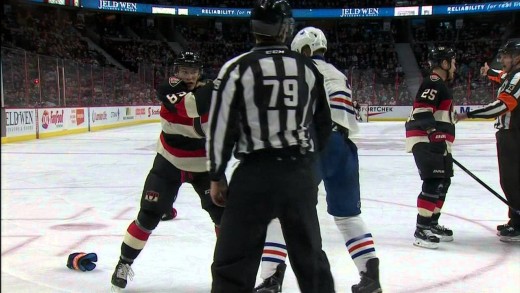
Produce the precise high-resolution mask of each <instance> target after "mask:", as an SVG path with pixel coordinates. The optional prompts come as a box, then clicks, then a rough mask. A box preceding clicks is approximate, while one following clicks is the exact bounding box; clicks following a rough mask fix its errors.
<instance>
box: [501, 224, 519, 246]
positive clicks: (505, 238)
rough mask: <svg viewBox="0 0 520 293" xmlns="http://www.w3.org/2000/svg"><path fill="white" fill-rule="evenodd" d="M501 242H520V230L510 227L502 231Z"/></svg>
mask: <svg viewBox="0 0 520 293" xmlns="http://www.w3.org/2000/svg"><path fill="white" fill-rule="evenodd" d="M500 241H502V242H520V229H519V228H516V227H513V226H508V227H507V228H505V229H503V230H501V231H500Z"/></svg>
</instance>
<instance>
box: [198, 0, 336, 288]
mask: <svg viewBox="0 0 520 293" xmlns="http://www.w3.org/2000/svg"><path fill="white" fill-rule="evenodd" d="M293 26H294V20H293V18H292V12H291V7H290V5H289V4H288V3H287V2H286V1H285V0H263V1H259V3H257V4H256V5H255V7H254V8H253V9H252V11H251V29H252V32H253V34H254V36H255V39H256V45H255V46H254V47H253V49H252V50H251V51H249V52H247V53H244V54H242V55H239V56H238V57H235V58H233V59H231V60H229V61H228V62H227V63H226V64H224V66H223V67H222V69H221V70H220V73H219V75H218V78H217V80H216V82H215V87H214V90H213V98H212V105H211V110H210V116H209V134H208V136H207V152H208V158H209V168H210V169H209V170H210V178H211V180H212V181H211V191H210V193H211V197H212V199H213V201H214V203H215V204H217V205H220V206H224V205H225V206H226V208H225V209H224V214H223V216H222V221H221V230H220V234H219V237H218V239H217V244H216V248H215V255H214V260H213V264H212V266H211V270H212V275H213V284H212V290H211V292H213V293H217V292H225V293H228V292H234V293H242V292H244V293H246V292H247V293H250V292H252V291H253V288H254V285H255V281H256V275H257V271H258V266H259V264H260V259H261V256H262V251H263V247H264V241H265V236H266V230H267V225H268V224H269V222H270V221H271V220H272V219H274V218H276V217H278V218H279V219H280V223H281V226H282V230H283V234H284V237H285V239H286V242H287V250H288V253H289V259H290V261H291V265H292V268H293V270H294V273H295V275H296V278H297V279H298V284H299V287H300V290H301V291H302V292H315V293H328V292H334V282H333V280H332V275H331V272H330V265H329V262H328V260H327V256H326V255H325V253H324V252H323V250H322V243H321V235H320V228H319V224H318V216H317V212H316V204H317V192H318V189H317V175H316V173H315V164H314V163H313V157H314V155H313V154H314V153H315V152H317V151H319V150H321V149H322V148H323V146H324V145H325V144H326V142H327V139H328V137H329V135H330V133H331V125H332V121H331V117H330V109H329V106H328V102H327V96H326V93H325V89H324V82H323V76H322V75H321V74H320V73H319V71H318V69H317V68H316V67H315V65H314V64H313V62H312V60H311V59H309V58H306V57H304V56H303V55H300V54H298V53H296V52H292V51H291V50H290V49H289V48H288V47H287V46H286V45H285V44H284V42H285V40H286V39H287V38H291V37H292V31H293ZM233 149H234V150H235V153H236V155H237V156H238V157H240V158H241V164H240V165H239V166H238V167H237V168H236V170H235V171H234V173H233V177H232V179H231V182H230V184H229V191H227V186H226V184H225V183H224V182H222V181H221V179H222V178H223V174H224V172H225V170H226V166H227V163H228V161H229V159H230V158H231V155H232V152H233Z"/></svg>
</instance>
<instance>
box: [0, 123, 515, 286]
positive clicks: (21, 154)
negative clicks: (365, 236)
mask: <svg viewBox="0 0 520 293" xmlns="http://www.w3.org/2000/svg"><path fill="white" fill-rule="evenodd" d="M360 127H361V131H360V133H359V134H357V135H356V136H355V137H354V141H355V142H357V144H358V147H359V155H360V176H361V188H362V210H363V214H362V216H363V218H364V220H365V221H366V222H367V224H368V226H369V228H370V229H371V232H372V234H373V236H374V238H375V244H376V252H377V254H378V256H379V258H380V259H381V267H380V270H381V284H382V286H383V290H384V292H391V293H393V292H403V293H404V292H409V293H411V292H437V293H439V292H440V293H444V292H471V293H477V292H479V293H480V292H490V293H491V292H493V293H507V292H511V293H513V292H514V293H518V292H520V243H515V244H512V243H502V242H500V241H499V240H498V237H497V236H496V230H495V229H496V225H497V224H502V223H505V221H506V219H507V217H506V212H507V207H506V205H505V204H504V203H502V202H501V201H500V200H499V199H497V198H496V197H495V196H494V195H493V194H491V193H490V192H489V191H488V190H486V189H485V188H484V187H482V186H481V185H480V184H479V183H477V182H476V181H475V180H474V179H473V178H471V177H470V176H468V175H467V174H466V173H465V172H464V171H462V170H461V169H459V168H458V167H455V176H454V177H453V179H452V185H451V188H450V190H449V193H448V196H447V200H446V204H445V207H444V214H443V216H442V217H441V219H440V224H443V225H446V226H448V227H450V228H451V229H453V231H454V238H455V240H454V242H449V243H446V242H441V244H440V247H439V249H437V250H429V249H424V248H418V247H415V246H413V245H412V242H413V233H414V229H415V218H416V212H417V210H416V200H417V194H418V193H419V191H420V188H421V181H420V179H419V176H418V173H417V170H416V167H415V163H414V161H413V157H412V155H411V154H407V153H405V152H404V123H403V122H370V123H365V124H361V125H360ZM159 131H160V125H159V124H158V123H153V124H144V125H138V126H133V127H127V128H118V129H112V130H105V131H99V132H92V133H84V134H79V135H71V136H63V137H58V138H50V139H44V140H37V141H29V142H22V143H12V144H5V145H2V148H1V153H2V162H1V166H2V168H1V171H2V177H1V178H2V179H1V180H2V181H1V182H2V185H1V189H2V194H1V197H2V198H1V199H2V201H1V212H2V214H1V219H2V226H1V228H2V229H1V237H2V243H1V247H2V259H1V270H2V275H1V276H2V280H1V289H2V292H8V293H11V292H39V293H43V292H52V293H57V292H110V277H111V275H112V272H113V269H114V266H115V264H116V263H117V260H118V257H119V252H120V245H121V241H122V240H123V235H124V232H125V230H126V228H127V226H128V224H129V223H130V222H131V221H132V220H133V219H134V217H135V216H136V214H137V211H138V204H139V198H140V195H141V191H142V185H143V183H144V180H145V177H146V175H147V173H148V171H149V169H150V168H151V166H152V162H153V158H154V156H155V151H154V150H155V143H156V140H157V137H158V134H159ZM494 133H495V130H494V129H493V122H488V121H486V122H461V123H459V124H457V140H456V142H455V146H454V151H453V152H454V157H455V158H456V159H457V160H458V161H459V162H460V163H462V164H463V165H464V166H465V167H466V168H467V169H469V170H471V171H472V172H473V173H474V174H475V175H476V176H478V177H479V178H480V179H481V180H483V181H484V182H485V183H487V184H488V185H489V186H490V187H491V188H493V189H494V190H495V191H497V192H498V193H499V194H503V193H502V190H501V189H500V184H499V179H498V167H497V160H496V149H495V137H494ZM174 206H175V207H176V209H177V210H178V217H177V218H176V219H174V220H172V221H169V222H161V223H160V224H159V226H158V228H157V229H156V230H155V231H154V233H153V234H152V236H151V237H150V239H149V241H148V243H147V245H146V247H145V249H144V250H143V252H142V253H141V255H140V256H139V258H138V259H137V260H136V261H135V263H134V265H133V266H132V267H133V270H134V272H135V277H134V279H133V281H130V282H129V284H128V286H127V289H126V290H125V292H151V293H153V292H180V293H195V292H196V293H203V292H204V293H207V292H210V288H211V272H210V265H211V261H212V255H213V247H214V242H215V234H214V231H213V225H212V223H211V221H210V218H209V216H208V215H207V214H206V213H205V212H204V211H203V210H202V209H201V208H200V201H199V199H198V196H197V195H196V194H195V192H194V191H193V189H192V187H191V185H183V187H182V188H181V190H180V194H179V196H178V199H177V202H176V203H175V204H174ZM317 209H318V215H319V218H320V223H321V233H322V237H323V249H324V250H325V251H326V253H327V255H328V257H329V261H330V263H331V269H332V273H333V275H334V280H335V286H336V291H337V292H350V286H351V285H353V284H354V283H357V282H358V281H359V276H358V274H357V270H356V268H355V266H354V263H353V262H352V260H351V259H350V256H349V254H348V252H347V250H346V247H345V245H344V241H343V239H342V237H341V235H340V234H339V232H338V231H337V229H336V226H335V224H334V222H333V219H332V218H331V216H329V215H328V214H327V212H326V203H325V194H324V193H323V189H322V188H321V186H320V194H319V204H318V206H317ZM73 252H95V253H97V255H98V258H99V259H98V262H97V267H96V268H95V269H94V270H93V271H91V272H78V271H73V270H70V269H68V268H67V267H66V266H65V264H66V261H67V256H68V255H69V254H70V253H73ZM258 282H260V279H258V280H257V283H258ZM283 288H284V290H283V292H285V293H291V292H299V289H298V285H297V283H296V279H295V277H294V274H293V272H292V270H291V269H290V265H289V268H288V270H287V273H286V277H285V281H284V286H283ZM230 293H233V292H230Z"/></svg>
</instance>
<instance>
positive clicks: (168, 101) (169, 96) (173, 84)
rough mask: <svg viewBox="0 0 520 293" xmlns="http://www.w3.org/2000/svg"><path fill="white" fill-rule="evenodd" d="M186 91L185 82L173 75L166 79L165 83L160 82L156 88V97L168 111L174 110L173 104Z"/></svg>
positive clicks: (182, 96)
mask: <svg viewBox="0 0 520 293" xmlns="http://www.w3.org/2000/svg"><path fill="white" fill-rule="evenodd" d="M187 93H188V87H187V86H186V83H184V81H182V80H180V79H178V78H177V77H173V76H172V77H170V78H169V79H168V82H167V83H162V84H161V85H159V87H158V88H157V98H158V99H159V100H160V101H161V102H162V103H163V105H164V106H165V107H166V109H168V110H170V111H174V110H175V104H177V103H178V102H180V101H181V100H182V98H184V96H185V95H186V94H187Z"/></svg>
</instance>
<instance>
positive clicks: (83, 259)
mask: <svg viewBox="0 0 520 293" xmlns="http://www.w3.org/2000/svg"><path fill="white" fill-rule="evenodd" d="M96 261H97V254H95V253H84V252H76V253H73V254H71V255H69V258H68V259H67V267H68V268H69V269H71V270H78V271H82V272H86V271H92V270H93V269H94V268H95V267H96V264H95V263H94V262H96Z"/></svg>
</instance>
